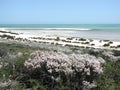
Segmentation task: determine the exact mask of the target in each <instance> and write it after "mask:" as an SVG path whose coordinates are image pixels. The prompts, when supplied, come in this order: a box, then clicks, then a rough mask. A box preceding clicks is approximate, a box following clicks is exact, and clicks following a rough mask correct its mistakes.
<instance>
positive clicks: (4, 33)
mask: <svg viewBox="0 0 120 90" xmlns="http://www.w3.org/2000/svg"><path fill="white" fill-rule="evenodd" d="M0 29H1V28H0ZM56 32H59V31H56ZM66 32H69V31H66ZM62 33H63V34H62ZM59 34H61V35H59ZM59 34H56V35H55V33H53V32H48V31H44V32H41V33H40V31H39V32H35V31H33V30H30V31H29V32H28V31H27V30H26V31H25V30H18V31H17V30H6V29H5V28H3V29H1V30H0V38H1V39H7V40H10V39H11V40H13V41H19V42H24V41H29V42H37V43H41V42H42V43H48V44H54V45H62V46H81V47H82V46H83V47H92V48H101V49H115V50H120V41H115V40H114V41H113V40H108V39H107V40H106V39H98V38H96V39H93V38H83V37H72V36H69V35H64V32H60V33H59Z"/></svg>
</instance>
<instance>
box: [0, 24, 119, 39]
mask: <svg viewBox="0 0 120 90" xmlns="http://www.w3.org/2000/svg"><path fill="white" fill-rule="evenodd" d="M0 28H20V29H23V30H24V29H26V28H29V29H33V28H34V29H35V30H41V29H44V30H48V28H49V30H51V29H54V30H56V31H57V30H58V28H60V29H59V30H61V31H65V30H66V28H67V29H70V30H73V31H74V32H72V33H71V34H72V36H76V37H85V38H102V39H114V40H120V24H0ZM29 29H27V30H28V32H29ZM76 29H77V30H76ZM49 30H48V32H49ZM36 32H37V31H36Z"/></svg>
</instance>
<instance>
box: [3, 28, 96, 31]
mask: <svg viewBox="0 0 120 90" xmlns="http://www.w3.org/2000/svg"><path fill="white" fill-rule="evenodd" d="M2 29H4V30H68V31H71V30H73V31H90V30H95V29H91V28H2Z"/></svg>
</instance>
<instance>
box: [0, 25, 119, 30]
mask: <svg viewBox="0 0 120 90" xmlns="http://www.w3.org/2000/svg"><path fill="white" fill-rule="evenodd" d="M0 28H87V29H95V30H98V29H99V30H120V24H0Z"/></svg>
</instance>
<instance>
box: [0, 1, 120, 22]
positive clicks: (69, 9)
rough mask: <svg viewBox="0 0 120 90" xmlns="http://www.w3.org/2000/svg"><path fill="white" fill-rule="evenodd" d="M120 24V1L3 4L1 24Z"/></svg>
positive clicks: (1, 6) (17, 2) (0, 7)
mask: <svg viewBox="0 0 120 90" xmlns="http://www.w3.org/2000/svg"><path fill="white" fill-rule="evenodd" d="M109 23H110V24H113V23H117V24H120V0H0V24H109Z"/></svg>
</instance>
